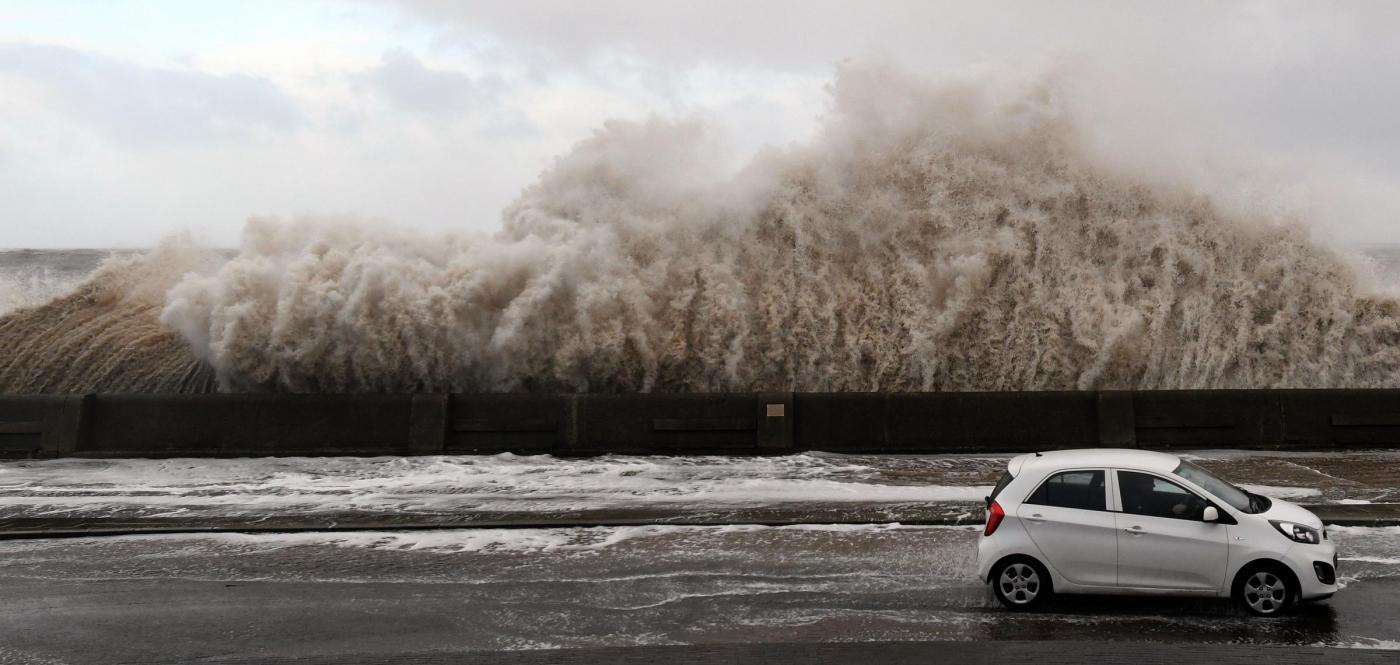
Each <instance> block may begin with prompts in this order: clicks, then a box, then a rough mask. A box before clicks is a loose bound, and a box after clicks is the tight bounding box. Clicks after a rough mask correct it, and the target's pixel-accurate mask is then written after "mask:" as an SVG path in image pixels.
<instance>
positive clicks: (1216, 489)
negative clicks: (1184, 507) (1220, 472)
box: [1172, 461, 1259, 513]
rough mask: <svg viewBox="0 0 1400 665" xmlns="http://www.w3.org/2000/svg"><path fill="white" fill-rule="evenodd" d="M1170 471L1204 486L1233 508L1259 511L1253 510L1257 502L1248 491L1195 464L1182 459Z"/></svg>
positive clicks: (1250, 511)
mask: <svg viewBox="0 0 1400 665" xmlns="http://www.w3.org/2000/svg"><path fill="white" fill-rule="evenodd" d="M1172 473H1175V474H1176V475H1178V476H1181V477H1182V478H1185V479H1187V480H1189V481H1191V482H1193V483H1196V484H1197V485H1200V486H1201V487H1204V488H1205V490H1206V491H1207V492H1210V493H1211V494H1213V495H1215V497H1216V498H1218V499H1220V500H1221V501H1224V502H1225V503H1228V504H1230V505H1231V506H1234V507H1235V510H1239V511H1242V512H1246V513H1255V512H1259V511H1257V510H1255V506H1256V505H1257V504H1256V502H1255V501H1253V500H1252V499H1251V496H1250V494H1249V492H1246V491H1244V490H1242V489H1240V488H1238V487H1235V486H1234V485H1231V484H1230V483H1227V482H1225V481H1223V480H1221V479H1219V478H1216V477H1215V476H1214V475H1211V473H1210V472H1209V471H1206V470H1205V469H1202V468H1201V467H1199V466H1196V465H1195V464H1192V463H1190V462H1184V461H1183V462H1182V463H1181V465H1180V466H1178V467H1176V470H1175V471H1173V472H1172Z"/></svg>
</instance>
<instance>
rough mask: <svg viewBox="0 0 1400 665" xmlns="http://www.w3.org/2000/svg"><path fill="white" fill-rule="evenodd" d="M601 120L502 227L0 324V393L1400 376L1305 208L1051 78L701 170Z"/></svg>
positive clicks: (893, 96)
mask: <svg viewBox="0 0 1400 665" xmlns="http://www.w3.org/2000/svg"><path fill="white" fill-rule="evenodd" d="M708 140H709V138H708V135H707V133H706V131H705V130H704V129H703V127H702V126H701V125H698V124H696V123H687V122H680V123H675V122H662V121H650V122H644V123H626V122H613V123H609V124H608V125H607V126H606V127H605V128H604V129H602V130H600V131H599V132H597V133H596V134H595V135H594V136H593V137H592V138H590V139H589V140H587V141H584V142H582V143H581V144H579V145H578V146H577V147H576V148H575V149H574V150H573V151H572V152H571V153H569V154H567V155H565V156H563V157H561V158H560V159H558V160H557V161H556V163H555V164H554V165H553V166H552V167H551V168H550V169H549V170H548V171H546V172H545V173H544V174H543V175H542V176H541V177H540V179H539V181H538V182H537V183H536V184H534V185H533V186H531V187H530V188H528V189H526V190H525V191H524V192H523V193H522V194H521V196H520V197H519V199H518V200H517V202H516V203H515V204H513V205H512V206H511V207H510V208H509V209H508V210H507V211H506V212H505V216H504V223H503V227H502V230H501V231H500V232H498V233H496V234H494V235H491V236H486V235H474V234H468V233H460V234H442V235H433V236H429V235H424V234H415V233H412V232H407V231H402V230H393V229H386V228H384V227H383V226H378V225H372V224H366V223H357V222H345V221H333V220H301V221H297V222H291V223H282V222H275V221H267V220H262V221H259V220H254V221H252V222H250V223H249V225H248V227H247V229H246V231H245V235H244V241H243V246H242V247H241V249H240V250H239V251H238V253H237V254H236V255H234V256H233V257H232V258H228V257H224V256H218V255H211V254H210V253H208V252H202V251H199V250H196V249H192V248H190V247H188V246H186V245H183V244H181V243H179V242H172V243H167V244H166V245H164V246H162V247H161V248H159V249H157V250H155V251H153V252H151V253H150V254H148V255H147V256H145V257H142V258H136V259H130V260H125V261H118V262H115V263H111V264H108V265H107V266H105V267H104V268H103V269H101V270H100V271H99V272H98V273H97V274H96V275H94V277H93V278H92V279H91V280H89V281H88V282H86V283H84V284H83V285H81V286H79V287H78V288H77V290H76V291H74V292H72V293H71V294H68V295H65V296H62V297H60V298H58V299H56V300H54V301H52V302H50V303H48V304H46V305H42V306H38V307H33V308H27V309H20V310H17V311H14V312H12V313H11V314H9V315H8V316H7V317H5V318H4V319H0V344H3V348H4V349H5V352H4V355H3V357H0V391H5V392H34V391H85V390H106V391H148V390H152V391H153V390H180V391H199V390H207V389H211V388H213V387H214V386H216V385H217V387H218V388H220V389H223V390H236V391H294V392H310V391H327V392H345V391H412V390H463V391H511V390H570V391H572V390H583V391H730V390H810V391H840V390H849V391H918V390H1029V389H1090V388H1231V387H1337V386H1349V387H1374V386H1389V387H1394V386H1397V385H1400V380H1397V379H1400V306H1397V303H1396V301H1395V300H1393V299H1391V298H1389V297H1386V296H1379V295H1367V294H1366V293H1365V292H1363V290H1362V289H1361V288H1360V286H1359V282H1358V278H1357V275H1356V274H1355V271H1354V269H1353V267H1352V262H1351V261H1350V260H1349V259H1347V258H1345V257H1343V256H1341V255H1339V254H1337V253H1335V252H1333V251H1331V250H1328V249H1325V248H1322V247H1320V246H1318V245H1316V244H1314V243H1312V242H1311V241H1310V240H1309V238H1308V235H1307V233H1306V232H1305V231H1303V230H1302V229H1301V228H1299V227H1296V226H1289V225H1281V224H1278V223H1274V222H1273V221H1271V220H1269V219H1265V218H1264V217H1262V216H1261V217H1260V218H1258V219H1254V218H1250V217H1248V215H1246V214H1241V213H1238V212H1230V213H1226V212H1223V211H1221V210H1220V209H1218V208H1217V207H1216V206H1214V205H1212V203H1211V202H1210V201H1209V200H1207V199H1203V198H1201V197H1198V196H1193V195H1190V194H1186V193H1183V192H1181V191H1180V190H1177V189H1174V188H1173V187H1171V186H1169V185H1167V184H1164V183H1158V182H1152V181H1149V180H1146V179H1145V178H1147V176H1145V175H1143V174H1141V173H1137V174H1134V175H1131V176H1130V175H1129V174H1126V173H1121V172H1115V171H1114V170H1113V169H1111V168H1108V167H1106V166H1104V165H1103V162H1101V161H1098V160H1095V159H1093V158H1092V157H1090V156H1088V151H1087V150H1085V149H1084V147H1083V145H1082V143H1083V141H1082V140H1081V136H1080V132H1079V131H1078V130H1077V129H1076V126H1075V123H1074V120H1073V118H1070V117H1067V114H1066V113H1065V112H1064V111H1063V110H1061V108H1060V107H1059V106H1058V105H1057V104H1056V103H1055V99H1054V95H1053V94H1052V93H1051V92H1050V91H1048V90H1047V89H1045V88H1041V87H1037V86H1033V85H1032V86H1026V87H1025V88H1024V89H1022V90H1020V91H1019V92H1018V93H1017V94H1014V95H1005V94H1001V93H993V92H990V91H988V90H987V89H985V88H983V87H979V86H977V85H972V84H955V85H942V86H929V85H925V84H916V83H913V82H910V81H908V80H906V79H904V78H902V77H900V76H898V75H895V74H891V73H889V72H885V71H882V70H856V69H852V70H846V71H844V72H843V73H842V75H841V76H840V77H838V80H837V82H836V83H835V84H834V85H833V86H832V105H831V108H830V109H829V112H828V114H827V116H826V118H825V119H824V121H823V127H822V129H821V130H820V132H819V133H818V134H817V135H816V136H815V137H814V138H813V139H812V140H811V141H810V142H808V143H807V144H805V145H799V146H793V147H789V148H785V149H781V150H779V149H773V150H769V151H766V152H764V153H761V154H760V155H758V156H757V157H755V158H754V159H753V160H752V161H751V162H750V163H749V164H748V166H747V167H746V168H744V169H742V170H741V171H740V172H739V173H738V174H737V175H735V176H733V177H725V178H715V177H713V176H712V174H713V173H714V172H715V170H714V169H713V168H712V162H711V161H710V158H709V155H710V153H711V152H712V151H711V150H709V149H708V147H707V143H706V142H707V141H708Z"/></svg>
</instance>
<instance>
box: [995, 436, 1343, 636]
mask: <svg viewBox="0 0 1400 665" xmlns="http://www.w3.org/2000/svg"><path fill="white" fill-rule="evenodd" d="M977 575H978V576H979V577H980V578H981V579H982V580H983V581H985V582H988V583H990V584H991V585H992V589H993V590H994V591H995V593H996V596H997V599H998V600H1000V601H1001V602H1002V604H1004V605H1006V606H1007V607H1009V608H1011V609H1015V610H1024V609H1031V608H1034V607H1037V606H1039V605H1041V604H1042V603H1043V602H1044V601H1045V600H1046V598H1047V597H1048V596H1050V594H1051V593H1096V594H1097V593H1118V594H1172V595H1196V596H1218V597H1222V598H1234V599H1236V601H1237V602H1238V603H1239V604H1240V606H1241V607H1243V608H1244V609H1245V610H1246V611H1248V612H1250V613H1252V614H1256V615H1260V616H1277V615H1278V614H1280V613H1282V612H1284V611H1286V610H1287V609H1288V608H1289V607H1291V606H1293V605H1294V604H1295V603H1297V602H1298V601H1299V600H1320V599H1323V598H1328V597H1330V596H1331V595H1332V594H1334V593H1336V592H1337V549H1336V547H1334V546H1333V545H1332V543H1331V542H1330V541H1329V540H1328V538H1327V531H1326V529H1325V528H1323V525H1322V521H1321V520H1319V519H1318V518H1317V516H1316V515H1314V514H1312V513H1311V512H1308V511H1307V510H1304V509H1303V508H1301V507H1299V506H1297V505H1294V504H1291V503H1288V502H1287V501H1281V500H1278V499H1269V498H1267V497H1263V496H1259V495H1257V494H1252V493H1250V492H1246V491H1244V490H1242V489H1239V488H1238V487H1235V486H1234V485H1231V484H1230V483H1227V482H1225V481H1223V480H1221V479H1219V478H1216V477H1215V476H1213V475H1211V474H1210V473H1208V472H1207V471H1205V470H1204V469H1202V468H1200V467H1198V466H1196V465H1194V464H1192V463H1190V462H1187V461H1185V460H1182V459H1181V458H1179V457H1177V456H1175V455H1167V454H1164V453H1154V452H1147V451H1141V450H1114V449H1096V450H1062V451H1056V452H1046V453H1035V454H1033V455H1030V454H1028V455H1020V456H1018V457H1015V458H1012V460H1011V462H1010V464H1008V465H1007V472H1006V474H1005V475H1003V476H1002V478H1001V481H1000V482H998V483H997V485H996V488H995V489H993V490H992V494H991V496H989V497H987V525H986V528H985V529H984V530H983V533H982V538H981V539H980V541H979V542H978V544H977Z"/></svg>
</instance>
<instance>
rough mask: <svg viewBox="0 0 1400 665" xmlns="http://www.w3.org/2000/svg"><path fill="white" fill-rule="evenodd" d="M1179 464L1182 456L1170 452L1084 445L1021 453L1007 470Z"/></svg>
mask: <svg viewBox="0 0 1400 665" xmlns="http://www.w3.org/2000/svg"><path fill="white" fill-rule="evenodd" d="M1178 464H1181V458H1180V457H1177V456H1176V455H1171V454H1168V453H1158V452H1152V451H1150V450H1132V449H1129V448H1083V449H1079V450H1051V451H1046V452H1041V453H1034V454H1028V455H1019V456H1017V457H1013V458H1011V461H1010V462H1009V463H1007V465H1006V469H1007V471H1010V472H1011V475H1013V476H1019V475H1021V473H1022V472H1025V471H1039V472H1050V471H1054V470H1056V469H1073V468H1083V467H1105V468H1109V467H1112V468H1117V469H1140V470H1143V471H1155V472H1157V473H1171V472H1172V471H1175V470H1176V467H1177V465H1178Z"/></svg>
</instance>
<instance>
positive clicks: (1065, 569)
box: [1016, 469, 1118, 587]
mask: <svg viewBox="0 0 1400 665" xmlns="http://www.w3.org/2000/svg"><path fill="white" fill-rule="evenodd" d="M1106 479H1107V470H1106V469H1073V470H1066V471H1059V472H1056V473H1053V474H1051V475H1050V476H1048V477H1047V478H1046V479H1045V480H1044V481H1043V482H1042V483H1041V484H1040V485H1039V487H1037V488H1036V489H1035V491H1033V492H1031V494H1030V496H1028V497H1026V499H1025V500H1024V501H1022V502H1021V506H1020V507H1019V508H1017V509H1016V516H1017V517H1018V518H1020V520H1021V523H1022V524H1024V525H1025V527H1026V532H1027V533H1029V534H1030V537H1031V540H1032V541H1034V542H1035V545H1036V547H1038V548H1040V551H1041V553H1042V554H1044V555H1045V558H1046V564H1047V565H1049V566H1050V567H1052V568H1054V569H1055V570H1056V571H1058V572H1059V573H1060V575H1061V576H1062V577H1064V578H1065V579H1067V580H1069V581H1070V582H1073V583H1075V584H1080V585H1084V586H1097V587H1111V586H1113V585H1114V583H1115V581H1116V578H1117V575H1118V570H1117V566H1118V541H1117V524H1116V523H1115V521H1114V516H1113V513H1111V512H1109V511H1108V506H1107V497H1108V490H1107V488H1106V487H1105V481H1106Z"/></svg>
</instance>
